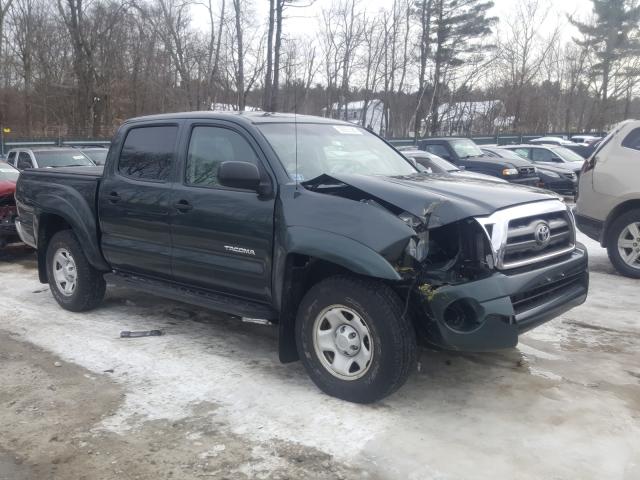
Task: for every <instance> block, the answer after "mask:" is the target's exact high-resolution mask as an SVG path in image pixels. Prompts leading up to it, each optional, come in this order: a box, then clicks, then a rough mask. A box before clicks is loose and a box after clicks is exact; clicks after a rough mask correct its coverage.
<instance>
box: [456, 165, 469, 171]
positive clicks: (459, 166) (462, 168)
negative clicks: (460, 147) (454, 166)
mask: <svg viewBox="0 0 640 480" xmlns="http://www.w3.org/2000/svg"><path fill="white" fill-rule="evenodd" d="M458 168H459V169H460V170H466V169H467V167H465V166H464V165H458Z"/></svg>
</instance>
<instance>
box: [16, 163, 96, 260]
mask: <svg viewBox="0 0 640 480" xmlns="http://www.w3.org/2000/svg"><path fill="white" fill-rule="evenodd" d="M102 172H103V167H101V166H99V167H98V166H96V167H62V168H42V169H30V170H24V171H23V172H21V173H20V178H19V179H18V183H17V186H16V201H17V204H18V205H19V206H20V207H22V208H21V209H20V208H19V209H18V210H19V211H21V214H20V216H19V218H18V223H19V225H18V228H19V229H21V236H22V237H23V240H24V241H26V243H27V244H29V245H31V246H33V247H35V246H37V245H36V237H37V234H36V233H37V232H35V230H34V229H35V228H36V225H35V224H34V217H35V216H36V215H37V213H36V212H37V211H39V210H46V211H48V212H50V213H56V214H58V215H60V216H61V217H62V218H64V219H65V220H66V221H67V222H68V223H69V224H71V225H74V226H77V227H78V230H77V232H78V231H83V233H84V237H85V238H82V239H81V240H82V241H89V238H91V241H92V242H93V243H95V239H96V238H98V227H97V218H98V212H97V199H98V188H99V185H100V179H101V178H102ZM80 225H81V226H82V227H80Z"/></svg>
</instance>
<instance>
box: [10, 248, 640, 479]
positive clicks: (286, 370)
mask: <svg viewBox="0 0 640 480" xmlns="http://www.w3.org/2000/svg"><path fill="white" fill-rule="evenodd" d="M580 240H581V241H583V242H584V243H586V244H587V245H588V248H589V252H590V255H591V259H590V265H591V291H590V295H589V299H588V300H587V303H586V304H585V305H583V306H581V307H579V308H576V309H574V310H572V311H571V312H569V313H568V314H566V315H564V316H563V317H561V318H558V319H555V320H554V321H552V322H550V323H548V324H546V325H544V326H543V327H540V328H538V329H536V330H534V331H532V332H529V333H527V334H526V335H524V336H523V337H522V338H521V342H520V344H519V346H518V347H517V348H516V349H513V350H508V351H503V352H499V353H487V354H458V353H445V352H435V351H429V350H424V351H422V352H421V357H420V368H419V371H418V372H416V373H415V374H414V375H413V376H412V377H411V378H410V380H409V382H408V383H407V385H406V386H405V387H404V388H403V389H401V390H400V391H399V392H398V393H396V394H395V395H393V396H392V397H390V398H388V399H386V400H385V401H383V402H380V403H379V404H376V405H372V406H359V405H352V404H348V403H345V402H341V401H339V400H335V399H333V398H330V397H327V396H325V395H323V394H321V393H320V392H319V391H318V390H317V389H316V388H315V386H314V385H313V384H312V383H311V381H310V380H309V379H308V378H307V376H306V375H305V373H304V371H303V369H302V367H301V365H300V364H299V363H296V364H290V365H281V364H280V363H279V362H278V360H277V340H276V332H275V329H274V328H273V327H269V326H260V325H253V324H243V323H241V322H239V321H237V320H235V319H233V318H230V317H227V316H223V315H218V314H214V313H211V312H208V311H205V310H201V309H198V308H195V307H191V306H188V305H183V304H179V303H175V302H170V301H167V300H164V299H161V298H155V297H151V296H146V295H141V294H139V293H135V292H131V291H126V290H123V289H113V288H112V289H110V290H109V293H108V298H107V300H106V301H105V303H104V304H103V306H102V307H101V308H99V309H97V310H95V311H94V312H91V313H88V314H73V313H70V312H66V311H64V310H62V309H60V308H59V307H58V306H57V304H56V303H55V302H54V300H53V298H52V297H51V294H50V292H49V291H48V288H47V287H46V286H44V285H41V284H40V283H38V280H37V273H36V270H35V261H34V258H33V255H32V254H30V253H29V252H27V251H25V250H22V249H12V250H10V251H9V252H5V253H4V254H0V285H2V287H1V289H0V299H1V301H0V306H1V308H0V365H2V368H1V369H0V385H2V388H1V389H0V480H5V479H6V480H9V479H10V480H20V479H38V480H39V479H61V480H62V479H64V480H69V479H160V478H162V479H164V478H167V479H170V478H176V479H178V478H179V479H200V478H219V479H254V478H257V479H262V478H273V479H285V478H290V479H301V478H310V479H315V478H326V479H335V478H368V479H386V478H394V479H395V478H397V479H432V478H433V479H470V478H473V479H484V478H487V479H496V478H500V479H502V478H505V479H506V478H508V479H540V478H549V479H583V480H585V479H638V478H640V319H639V318H638V317H639V313H640V297H639V296H638V293H639V292H640V289H639V288H638V287H639V286H640V282H639V281H634V280H630V279H626V278H622V277H620V276H618V275H617V274H616V273H615V272H614V271H613V268H612V267H611V266H610V264H609V262H608V260H607V258H606V254H605V252H604V251H603V250H602V249H601V248H599V246H598V245H597V244H595V243H594V242H591V241H588V240H587V239H586V238H584V237H581V238H580ZM153 328H157V329H162V330H163V331H164V332H165V335H164V336H161V337H148V338H138V339H120V338H119V333H120V331H121V330H146V329H153Z"/></svg>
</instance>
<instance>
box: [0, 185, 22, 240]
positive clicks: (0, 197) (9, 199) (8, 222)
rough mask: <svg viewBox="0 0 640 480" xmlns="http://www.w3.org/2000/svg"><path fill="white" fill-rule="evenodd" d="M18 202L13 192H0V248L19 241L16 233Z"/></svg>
mask: <svg viewBox="0 0 640 480" xmlns="http://www.w3.org/2000/svg"><path fill="white" fill-rule="evenodd" d="M16 216H17V212H16V202H15V199H14V197H13V192H9V193H7V194H2V193H1V192H0V248H3V247H4V246H5V245H7V244H8V243H12V242H17V241H19V238H18V233H17V232H16Z"/></svg>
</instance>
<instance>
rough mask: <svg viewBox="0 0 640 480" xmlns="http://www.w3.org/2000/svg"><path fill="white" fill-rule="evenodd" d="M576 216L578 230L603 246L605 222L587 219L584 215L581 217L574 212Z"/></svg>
mask: <svg viewBox="0 0 640 480" xmlns="http://www.w3.org/2000/svg"><path fill="white" fill-rule="evenodd" d="M574 215H575V217H576V225H577V226H578V230H580V231H581V232H582V233H584V234H585V235H586V236H587V237H589V238H591V239H592V240H595V241H597V242H600V244H602V239H603V232H604V222H603V221H601V220H596V219H595V218H590V217H585V216H584V215H580V214H579V213H576V212H574Z"/></svg>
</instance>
